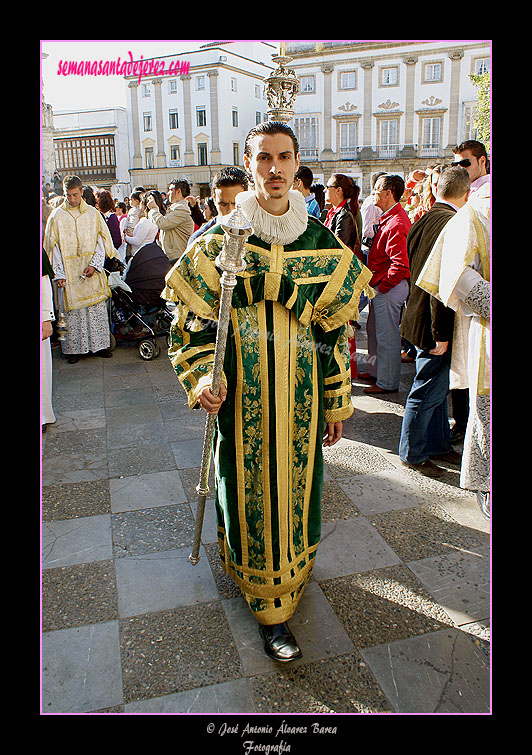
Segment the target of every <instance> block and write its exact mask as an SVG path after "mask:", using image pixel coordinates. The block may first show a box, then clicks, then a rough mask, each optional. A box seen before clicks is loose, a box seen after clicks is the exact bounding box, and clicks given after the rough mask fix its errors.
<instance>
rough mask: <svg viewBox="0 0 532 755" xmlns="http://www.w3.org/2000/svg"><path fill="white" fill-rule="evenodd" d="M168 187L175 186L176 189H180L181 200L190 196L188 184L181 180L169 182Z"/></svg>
mask: <svg viewBox="0 0 532 755" xmlns="http://www.w3.org/2000/svg"><path fill="white" fill-rule="evenodd" d="M168 186H175V187H176V189H181V194H182V195H183V199H184V198H185V197H188V196H189V195H190V184H189V182H188V181H185V180H184V179H183V178H176V179H175V181H170V182H169V183H168Z"/></svg>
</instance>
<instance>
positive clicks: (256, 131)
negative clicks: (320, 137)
mask: <svg viewBox="0 0 532 755" xmlns="http://www.w3.org/2000/svg"><path fill="white" fill-rule="evenodd" d="M264 134H266V135H267V136H274V135H275V134H286V135H287V136H289V137H290V138H291V139H292V143H293V145H294V156H296V155H297V153H298V152H299V144H298V142H297V139H296V135H295V134H294V132H293V131H292V129H291V128H290V126H287V125H286V123H283V122H282V121H263V122H262V123H259V124H258V125H257V126H255V128H252V129H251V131H250V132H249V134H248V135H247V137H246V143H245V145H244V154H246V155H247V156H248V157H251V155H252V153H253V148H252V141H253V139H254V137H255V136H263V135H264Z"/></svg>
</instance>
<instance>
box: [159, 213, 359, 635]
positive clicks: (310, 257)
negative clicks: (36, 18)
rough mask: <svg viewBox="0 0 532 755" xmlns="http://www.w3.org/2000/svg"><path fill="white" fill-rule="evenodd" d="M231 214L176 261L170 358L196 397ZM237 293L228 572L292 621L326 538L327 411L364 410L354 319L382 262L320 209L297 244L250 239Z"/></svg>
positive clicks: (221, 499) (266, 611) (170, 289)
mask: <svg viewBox="0 0 532 755" xmlns="http://www.w3.org/2000/svg"><path fill="white" fill-rule="evenodd" d="M222 243H223V232H222V229H221V227H220V226H216V227H214V228H212V229H211V230H210V231H208V232H207V233H205V234H204V235H203V236H201V237H200V238H199V239H198V240H197V241H196V242H195V244H194V245H193V246H192V247H191V249H189V250H188V251H187V252H186V253H185V254H184V255H183V256H182V257H181V259H180V260H179V261H178V262H177V263H176V265H175V266H174V267H173V268H172V270H171V271H170V273H169V274H168V276H167V287H166V289H165V291H164V292H163V296H164V297H165V298H167V299H169V300H171V301H175V302H176V304H177V306H176V314H175V318H174V322H173V325H172V328H171V346H170V350H169V357H170V359H171V362H172V364H173V366H174V369H175V371H176V374H177V376H178V378H179V380H180V382H181V384H182V385H183V387H184V388H185V390H186V392H187V395H188V402H189V406H190V408H194V407H195V406H196V404H197V396H198V393H199V391H200V390H201V388H202V387H203V386H204V385H206V384H209V383H210V375H211V370H212V363H213V357H214V345H215V337H216V320H217V313H218V308H219V300H220V272H219V271H218V270H217V268H216V267H215V264H214V260H215V258H216V256H217V255H218V253H219V252H220V249H221V247H222ZM245 260H246V269H245V271H244V272H242V273H239V274H238V283H237V285H236V287H235V289H234V292H233V300H232V309H231V323H230V326H229V333H228V339H227V349H226V353H225V362H224V375H223V382H224V383H225V384H226V386H227V398H226V400H225V402H224V404H223V407H222V409H221V410H220V412H219V414H218V422H217V431H216V434H215V439H214V448H213V452H214V463H215V474H216V494H215V506H216V515H217V523H218V542H219V547H220V556H221V560H222V565H223V568H224V570H225V571H226V572H227V573H228V574H229V575H230V576H231V577H232V578H233V579H234V581H235V582H236V583H237V584H238V585H239V587H240V589H241V590H242V592H243V594H244V596H245V598H246V601H247V602H248V604H249V606H250V608H251V610H252V611H253V612H254V614H255V616H256V618H257V619H258V621H259V622H260V623H262V624H277V623H280V622H283V621H286V620H287V619H288V618H289V617H290V616H291V615H292V614H293V613H294V611H295V608H296V606H297V603H298V600H299V598H300V597H301V594H302V592H303V588H304V586H305V584H306V582H307V580H308V578H309V577H310V574H311V571H312V565H313V560H314V557H315V555H316V551H317V548H318V544H319V540H320V530H321V493H322V486H323V457H322V439H323V430H324V423H325V422H337V421H340V420H344V419H347V418H348V417H350V416H351V414H352V412H353V407H352V403H351V376H350V367H349V348H348V340H347V328H346V323H347V322H348V321H349V320H351V319H356V317H357V315H358V302H359V299H360V294H361V293H362V291H363V290H364V289H366V291H367V293H369V295H372V292H371V290H370V289H369V288H368V283H369V280H370V278H371V272H370V271H369V270H368V269H367V268H366V267H364V266H363V265H362V264H361V263H360V261H359V260H358V259H357V257H356V256H354V255H353V253H352V252H351V250H350V249H348V248H347V247H345V246H344V245H343V244H342V243H341V242H340V241H339V240H338V239H337V238H336V237H335V236H334V235H333V234H332V233H331V232H330V231H329V230H328V229H327V228H325V226H323V225H322V224H321V223H319V222H318V221H316V220H314V219H313V218H309V221H308V226H307V230H306V231H305V232H304V233H303V235H302V236H300V237H299V238H298V239H297V240H296V241H295V242H293V243H292V244H288V245H286V246H276V245H273V244H272V245H270V244H267V243H265V242H264V241H262V240H261V239H260V238H258V237H257V236H255V235H252V236H250V237H249V239H248V242H247V244H246V254H245Z"/></svg>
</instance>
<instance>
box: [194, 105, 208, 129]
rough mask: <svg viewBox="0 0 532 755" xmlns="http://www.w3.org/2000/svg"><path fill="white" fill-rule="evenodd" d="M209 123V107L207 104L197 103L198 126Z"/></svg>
mask: <svg viewBox="0 0 532 755" xmlns="http://www.w3.org/2000/svg"><path fill="white" fill-rule="evenodd" d="M206 125H207V108H206V107H205V105H196V126H206Z"/></svg>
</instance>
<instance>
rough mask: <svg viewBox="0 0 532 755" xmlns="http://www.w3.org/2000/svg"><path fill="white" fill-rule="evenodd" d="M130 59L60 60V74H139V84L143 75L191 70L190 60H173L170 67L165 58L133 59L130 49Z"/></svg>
mask: <svg viewBox="0 0 532 755" xmlns="http://www.w3.org/2000/svg"><path fill="white" fill-rule="evenodd" d="M127 54H128V55H129V60H120V57H118V58H117V59H116V60H78V61H76V60H60V61H59V67H58V69H57V75H58V76H137V75H138V77H139V84H140V82H141V79H142V77H143V76H184V75H186V74H188V73H189V71H190V61H185V60H171V61H170V63H169V65H168V68H166V62H165V61H164V60H154V59H153V58H150V59H149V60H144V55H141V56H140V60H133V53H132V52H131V50H128V53H127Z"/></svg>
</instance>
